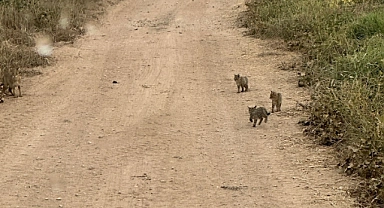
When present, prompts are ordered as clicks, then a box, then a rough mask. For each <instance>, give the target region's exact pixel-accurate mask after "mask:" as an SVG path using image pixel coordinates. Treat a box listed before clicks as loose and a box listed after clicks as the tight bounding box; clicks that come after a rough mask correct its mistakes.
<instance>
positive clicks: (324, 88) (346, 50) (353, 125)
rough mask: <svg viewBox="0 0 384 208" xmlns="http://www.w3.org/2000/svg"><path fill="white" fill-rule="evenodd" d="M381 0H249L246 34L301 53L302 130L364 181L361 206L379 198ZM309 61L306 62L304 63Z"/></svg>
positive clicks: (383, 127) (383, 77) (383, 195)
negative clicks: (305, 105)
mask: <svg viewBox="0 0 384 208" xmlns="http://www.w3.org/2000/svg"><path fill="white" fill-rule="evenodd" d="M383 4H384V1H382V0H371V1H363V0H361V1H357V0H328V1H320V0H317V1H316V0H315V1H313V0H284V1H283V0H272V1H266V0H265V1H264V0H250V1H249V3H247V7H248V11H247V12H246V15H247V16H246V18H245V20H244V26H245V27H247V28H248V31H249V34H250V35H254V36H256V37H262V38H280V39H283V40H285V41H286V42H287V45H288V46H290V47H291V49H299V50H300V52H302V53H303V64H302V67H303V68H302V70H305V72H306V74H307V76H306V78H305V79H306V82H308V83H309V84H310V86H311V87H312V88H313V90H312V92H313V93H312V95H311V97H312V100H313V102H312V103H313V104H312V108H311V110H310V123H311V124H312V125H311V127H310V128H309V129H308V130H307V132H308V133H310V134H312V135H313V136H315V137H316V138H317V139H318V141H319V142H320V143H321V144H324V145H333V146H334V147H335V148H336V149H337V150H338V151H336V152H335V154H339V155H338V158H340V164H341V166H342V167H343V168H344V169H345V171H346V172H347V173H349V174H358V175H360V176H361V177H362V178H366V179H367V180H366V181H365V182H364V189H361V190H360V191H359V192H358V194H359V195H358V196H359V199H360V200H361V202H362V203H365V205H364V206H372V207H373V206H376V205H382V204H384V187H383V185H384V184H383V182H382V181H383V179H384V167H383V165H384V164H383V163H384V150H383V148H384V137H383V136H384V135H383V131H384V123H383V122H384V96H383V95H384V90H383V84H384V36H383V33H384V12H383V10H382V8H383ZM308 63H310V64H308Z"/></svg>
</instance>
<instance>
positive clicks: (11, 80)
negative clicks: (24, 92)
mask: <svg viewBox="0 0 384 208" xmlns="http://www.w3.org/2000/svg"><path fill="white" fill-rule="evenodd" d="M2 82H3V91H4V93H5V92H6V91H7V90H8V91H9V92H10V93H11V94H12V95H13V96H15V97H17V95H16V87H17V88H18V90H19V97H21V90H20V84H21V76H20V74H19V70H18V69H17V70H12V71H9V70H8V71H4V76H3V80H2Z"/></svg>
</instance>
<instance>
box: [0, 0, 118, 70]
mask: <svg viewBox="0 0 384 208" xmlns="http://www.w3.org/2000/svg"><path fill="white" fill-rule="evenodd" d="M111 2H117V0H112V1H110V2H109V3H111ZM105 6H106V4H105V1H103V0H56V1H48V0H0V69H1V71H0V72H2V73H3V72H4V70H14V69H17V68H21V69H25V68H31V67H36V66H45V65H47V64H49V62H50V59H51V58H50V52H51V50H52V48H51V47H52V44H53V43H55V42H60V41H64V42H71V41H73V40H74V39H75V38H76V37H78V36H79V35H82V34H84V33H85V28H84V25H85V24H86V22H87V21H89V20H94V21H95V20H97V17H98V16H99V15H100V14H102V13H103V7H105ZM38 42H43V43H42V44H45V45H43V47H42V48H41V49H38V48H37V47H36V46H37V44H39V43H38ZM39 50H40V51H39ZM21 71H22V70H21ZM2 73H0V75H1V74H2ZM0 77H1V76H0Z"/></svg>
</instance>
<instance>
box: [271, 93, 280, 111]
mask: <svg viewBox="0 0 384 208" xmlns="http://www.w3.org/2000/svg"><path fill="white" fill-rule="evenodd" d="M269 99H271V100H272V113H274V112H275V107H276V112H279V111H281V102H282V100H283V97H282V95H281V93H277V92H275V91H271V94H270V95H269Z"/></svg>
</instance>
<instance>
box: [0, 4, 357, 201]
mask: <svg viewBox="0 0 384 208" xmlns="http://www.w3.org/2000/svg"><path fill="white" fill-rule="evenodd" d="M243 8H244V7H243V2H242V1H237V4H234V3H233V2H230V1H210V2H205V1H200V0H194V1H188V2H177V1H164V0H160V1H157V2H146V1H140V2H137V1H123V2H121V3H120V4H119V5H117V6H115V7H113V8H111V9H110V10H109V14H108V15H107V16H106V18H105V21H104V22H103V26H102V27H101V28H100V31H98V33H96V34H97V35H95V36H88V37H85V38H82V39H80V40H79V41H77V42H76V43H75V44H74V46H64V47H63V48H60V49H58V50H57V52H56V56H57V57H58V62H57V64H56V65H55V66H53V67H47V68H46V69H42V70H44V71H45V72H46V73H45V74H44V75H43V76H39V77H34V78H31V79H27V80H25V82H24V85H26V86H33V87H28V88H27V87H26V89H25V91H26V96H24V97H23V98H20V99H7V101H6V103H5V104H4V105H3V106H4V109H6V111H2V112H1V116H3V118H8V120H6V122H4V123H3V125H4V126H3V127H2V128H1V130H2V134H3V135H4V136H2V137H0V138H1V139H2V141H1V143H0V162H1V163H2V164H3V170H4V171H3V172H1V173H0V183H1V184H3V188H2V190H1V192H0V196H1V198H0V206H1V207H15V206H19V207H31V206H35V207H58V206H59V205H62V206H63V207H192V206H203V207H219V206H221V207H236V206H238V207H334V206H336V207H350V206H351V203H352V200H351V199H349V198H348V197H347V196H346V194H345V190H346V188H347V187H348V185H349V184H350V183H351V182H350V181H349V180H347V179H346V178H343V177H342V176H341V175H338V173H337V172H336V171H335V170H334V169H333V166H334V164H333V163H332V159H331V156H329V154H328V150H326V149H325V148H320V147H316V146H315V147H312V146H311V145H310V143H309V142H306V141H305V140H306V139H307V138H304V137H303V136H302V133H301V129H300V127H299V126H297V124H296V123H297V121H298V118H299V117H300V116H301V115H300V114H301V112H298V111H297V110H296V109H295V100H301V99H305V97H306V96H307V95H306V93H305V92H304V91H302V89H298V88H296V87H295V81H294V80H295V73H294V72H287V71H280V70H277V67H276V66H277V64H279V62H281V61H284V60H287V61H288V60H290V59H291V58H292V57H293V56H294V54H290V53H287V52H283V51H278V50H275V49H271V47H270V46H269V45H268V44H267V42H263V41H260V40H255V39H252V38H249V37H242V36H241V31H240V30H239V29H237V28H234V27H233V22H232V21H234V19H235V16H236V14H237V13H238V12H239V11H240V10H241V9H243ZM234 73H241V74H245V75H248V76H249V79H250V92H247V93H240V94H237V93H236V92H237V89H236V86H235V82H234V81H233V74H234ZM114 80H116V81H117V82H118V83H117V84H113V83H112V81H114ZM38 83H39V84H38ZM272 89H276V90H278V91H281V92H282V93H283V97H284V103H283V108H282V109H283V112H281V113H275V114H272V115H271V116H270V118H269V120H268V123H263V124H262V125H261V126H257V128H252V125H251V123H249V122H248V113H247V106H248V105H254V104H258V105H263V106H266V107H267V108H268V109H270V100H269V99H268V95H269V91H270V90H272ZM21 119H22V120H21ZM20 127H22V128H20ZM17 129H21V130H20V131H16V130H17ZM3 130H4V131H3Z"/></svg>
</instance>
